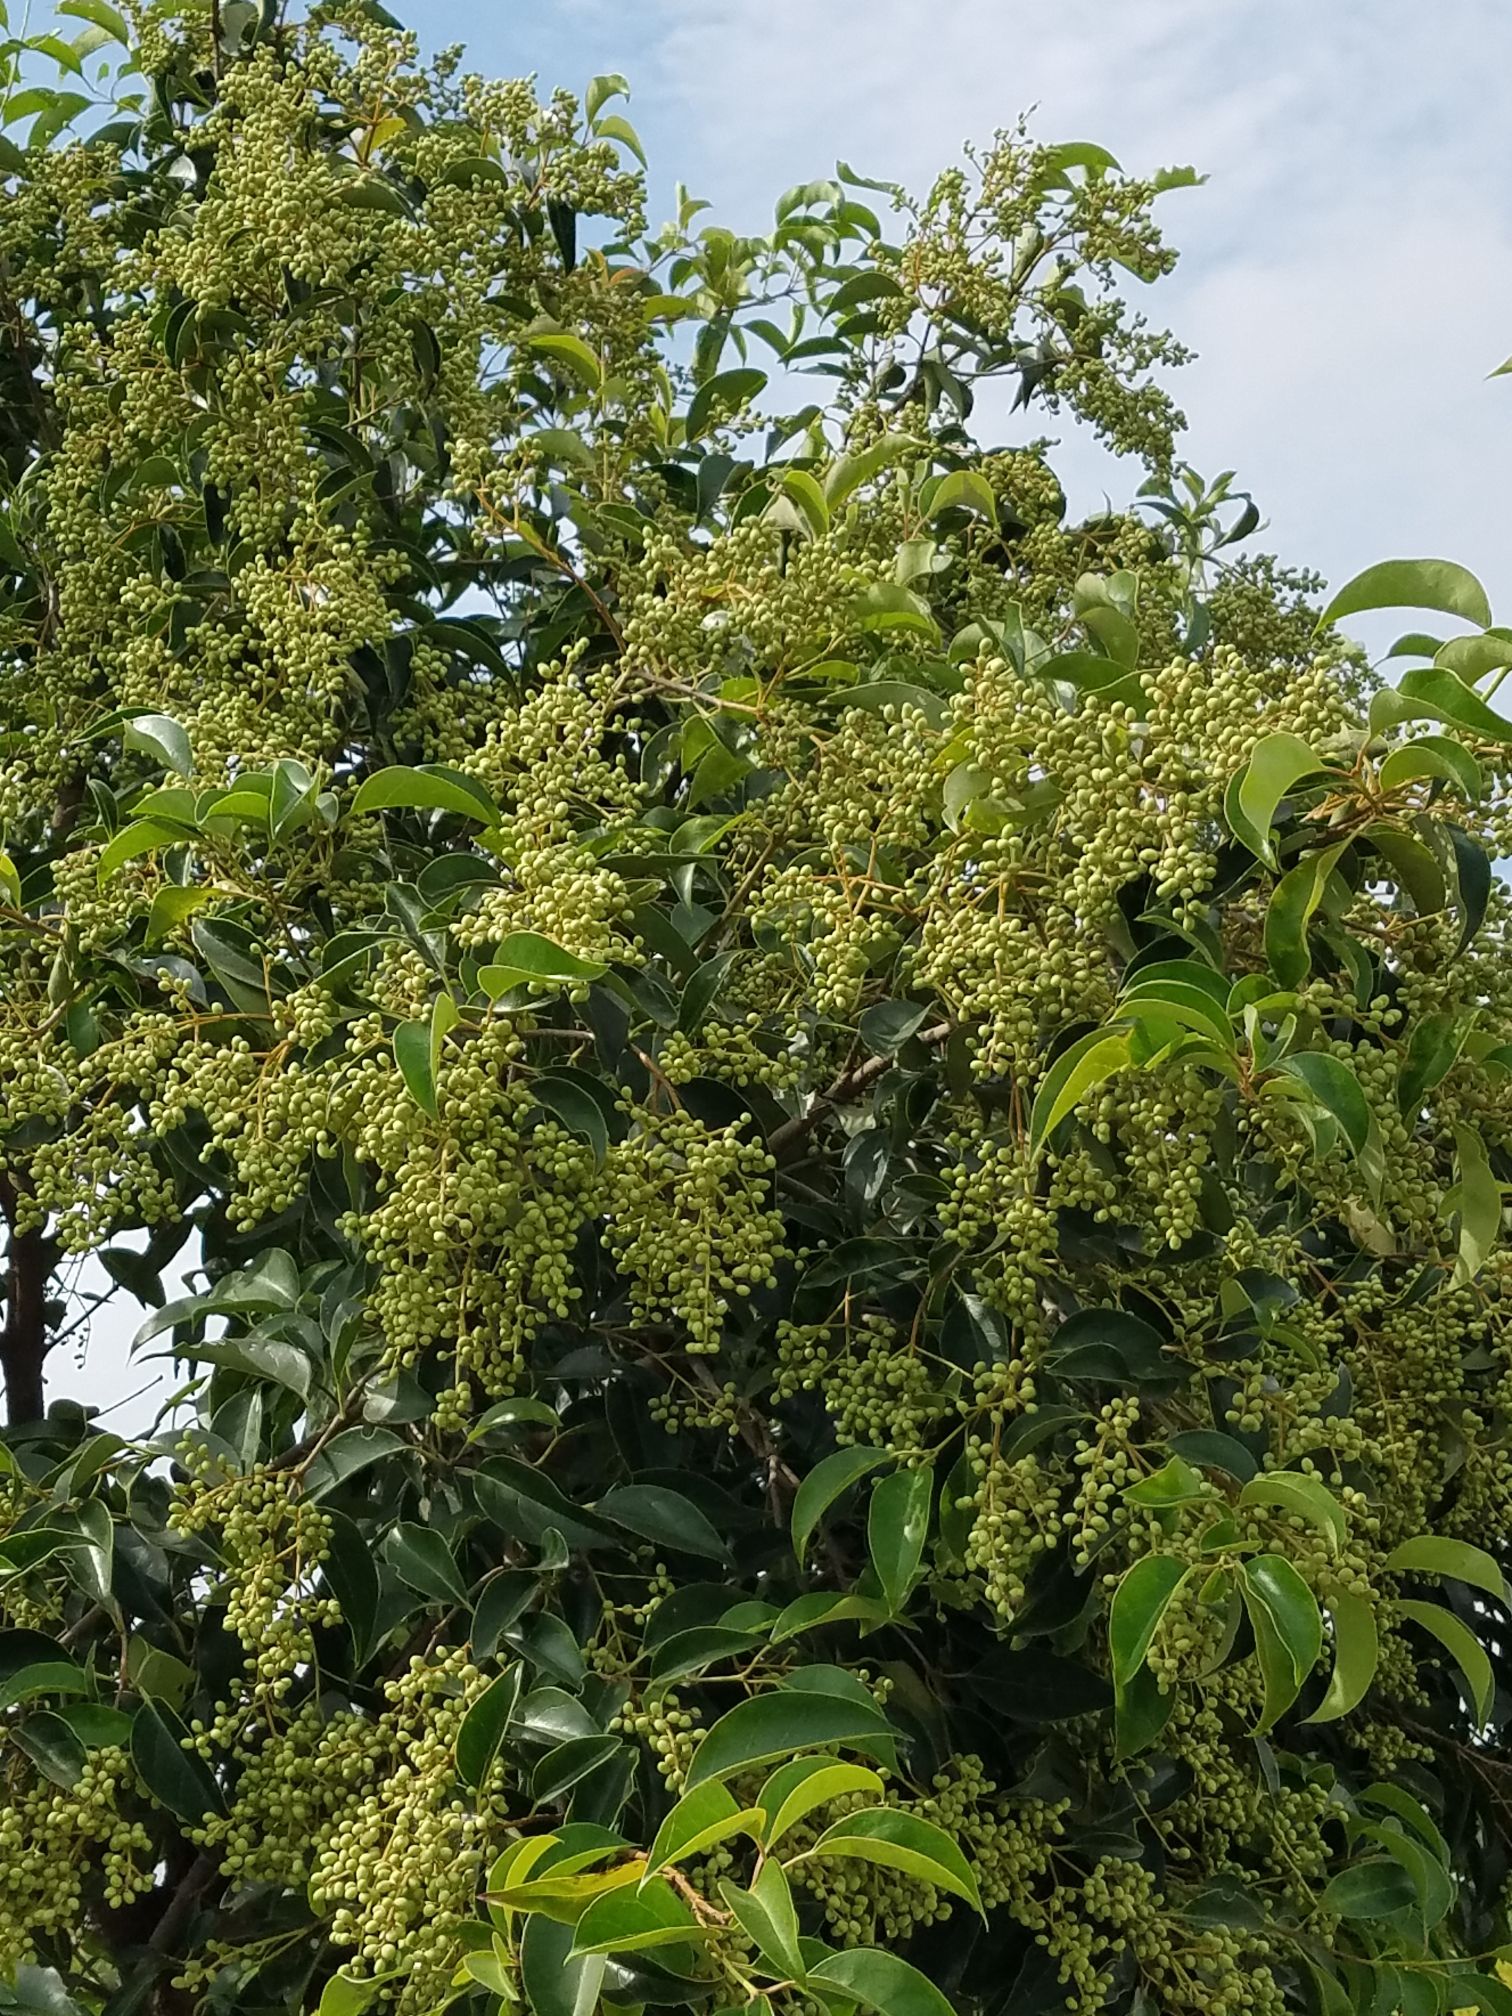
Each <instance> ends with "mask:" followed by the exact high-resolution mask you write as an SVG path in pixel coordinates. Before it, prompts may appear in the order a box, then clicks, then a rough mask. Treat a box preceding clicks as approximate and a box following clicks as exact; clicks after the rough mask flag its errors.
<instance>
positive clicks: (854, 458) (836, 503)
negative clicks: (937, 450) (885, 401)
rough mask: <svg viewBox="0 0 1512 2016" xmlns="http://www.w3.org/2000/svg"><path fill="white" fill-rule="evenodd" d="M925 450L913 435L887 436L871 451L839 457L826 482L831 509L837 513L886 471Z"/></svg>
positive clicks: (874, 443)
mask: <svg viewBox="0 0 1512 2016" xmlns="http://www.w3.org/2000/svg"><path fill="white" fill-rule="evenodd" d="M923 448H924V443H923V442H922V441H919V440H917V439H916V438H915V437H914V436H913V435H912V434H884V435H883V436H882V438H881V440H879V441H873V442H872V444H871V446H870V447H868V448H860V449H857V451H856V452H855V453H854V454H848V455H841V456H838V457H837V458H836V460H835V461H834V462H832V463H831V464H830V468H829V472H828V474H827V475H826V476H825V479H824V495H825V497H826V499H827V500H828V503H829V507H830V509H831V510H832V511H834V510H838V509H839V507H840V506H841V505H842V504H843V503H844V502H845V500H846V498H847V497H850V496H851V495H853V494H854V492H855V491H857V490H859V489H861V488H862V486H863V485H865V484H867V483H870V482H871V481H872V480H873V478H875V477H877V476H880V475H881V473H882V471H883V470H884V469H888V468H891V467H892V466H893V465H894V464H895V463H898V462H906V461H907V460H908V459H909V458H910V456H913V455H918V454H921V453H922V452H923Z"/></svg>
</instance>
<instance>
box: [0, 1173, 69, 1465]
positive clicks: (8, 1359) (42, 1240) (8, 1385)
mask: <svg viewBox="0 0 1512 2016" xmlns="http://www.w3.org/2000/svg"><path fill="white" fill-rule="evenodd" d="M21 1205H22V1190H21V1187H20V1184H19V1181H18V1179H17V1178H16V1177H15V1176H13V1175H12V1174H11V1173H10V1172H9V1171H5V1170H0V1212H3V1213H4V1217H5V1222H6V1224H7V1225H8V1226H9V1227H10V1254H9V1266H8V1269H7V1272H6V1281H5V1328H4V1329H3V1330H0V1373H3V1374H4V1378H5V1406H6V1417H7V1419H8V1420H9V1421H10V1423H11V1425H12V1427H15V1426H17V1425H18V1424H19V1423H20V1422H23V1421H40V1420H41V1418H42V1406H43V1403H42V1361H43V1359H44V1358H45V1357H46V1356H47V1282H48V1277H49V1276H50V1275H51V1273H52V1270H53V1267H54V1264H55V1263H56V1261H57V1257H58V1252H57V1246H56V1244H55V1243H54V1241H53V1240H51V1239H48V1238H47V1237H45V1236H44V1234H43V1233H42V1232H41V1231H40V1230H39V1229H38V1228H37V1227H35V1226H33V1227H32V1229H31V1230H30V1231H27V1232H18V1231H17V1229H16V1227H17V1225H18V1224H19V1223H20V1219H21Z"/></svg>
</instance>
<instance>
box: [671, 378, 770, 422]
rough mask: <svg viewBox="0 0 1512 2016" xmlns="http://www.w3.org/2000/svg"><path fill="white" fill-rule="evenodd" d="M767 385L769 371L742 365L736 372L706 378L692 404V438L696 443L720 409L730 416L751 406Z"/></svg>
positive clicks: (690, 412) (690, 413)
mask: <svg viewBox="0 0 1512 2016" xmlns="http://www.w3.org/2000/svg"><path fill="white" fill-rule="evenodd" d="M766 382H767V374H766V373H765V371H757V370H755V369H754V368H752V367H751V366H749V365H741V366H739V367H737V368H736V369H735V370H733V371H716V372H715V374H714V376H713V377H712V378H706V379H705V380H704V382H703V384H702V385H700V386H699V388H698V390H697V391H696V392H695V393H694V394H693V397H692V399H691V400H690V401H689V403H688V418H687V429H688V439H689V440H690V441H696V440H697V439H698V437H699V436H700V435H701V434H702V433H703V432H704V431H705V429H706V428H707V427H708V426H709V424H710V422H711V421H712V420H713V419H714V417H715V414H716V410H717V411H718V412H719V413H720V414H721V415H722V416H729V415H731V414H733V413H735V412H737V411H738V410H739V408H740V407H742V406H744V405H747V404H748V403H749V402H750V401H751V400H752V399H754V398H755V397H756V395H757V393H758V392H760V391H762V390H763V388H764V387H765V385H766Z"/></svg>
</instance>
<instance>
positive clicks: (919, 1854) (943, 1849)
mask: <svg viewBox="0 0 1512 2016" xmlns="http://www.w3.org/2000/svg"><path fill="white" fill-rule="evenodd" d="M811 1855H812V1856H827V1855H853V1856H857V1857H859V1858H860V1859H861V1860H862V1861H866V1862H876V1863H880V1864H881V1865H882V1866H883V1867H885V1868H889V1869H901V1870H902V1871H903V1872H904V1873H905V1874H906V1875H909V1876H915V1877H917V1878H918V1879H919V1881H920V1882H923V1883H930V1884H933V1886H934V1888H935V1889H936V1890H947V1891H949V1892H950V1894H951V1895H952V1896H953V1897H961V1898H964V1899H965V1901H966V1902H967V1903H968V1904H969V1905H970V1906H971V1908H972V1910H973V1911H980V1910H981V1909H982V1893H981V1891H980V1889H979V1888H978V1886H977V1880H976V1878H975V1876H973V1874H972V1873H971V1865H970V1864H969V1863H968V1862H967V1860H966V1857H965V1856H964V1855H963V1854H962V1853H961V1851H960V1849H959V1848H958V1847H957V1846H956V1844H955V1842H954V1841H953V1840H952V1839H951V1837H950V1836H949V1835H948V1834H947V1833H945V1831H944V1830H943V1828H940V1827H937V1826H935V1824H934V1822H933V1821H932V1820H923V1819H920V1817H919V1816H918V1815H917V1814H916V1813H900V1812H898V1811H896V1810H895V1809H894V1808H892V1807H890V1806H874V1807H873V1808H872V1809H871V1810H870V1811H869V1812H867V1811H863V1812H860V1813H848V1814H846V1816H845V1818H844V1819H843V1820H837V1821H835V1822H834V1824H833V1825H832V1826H830V1827H827V1828H826V1829H825V1831H824V1832H823V1833H822V1834H821V1835H820V1836H819V1839H818V1840H817V1841H816V1842H815V1843H814V1845H813V1847H812V1848H810V1849H808V1850H807V1851H806V1855H805V1857H803V1858H800V1859H807V1856H811Z"/></svg>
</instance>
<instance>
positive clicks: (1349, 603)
mask: <svg viewBox="0 0 1512 2016" xmlns="http://www.w3.org/2000/svg"><path fill="white" fill-rule="evenodd" d="M1370 609H1439V610H1442V611H1443V613H1444V614H1445V615H1446V616H1462V617H1463V618H1464V619H1465V621H1466V622H1467V623H1475V624H1478V625H1479V626H1480V627H1481V628H1482V629H1484V628H1485V627H1486V626H1487V625H1488V624H1489V623H1490V621H1491V604H1490V602H1489V601H1488V600H1487V599H1486V591H1485V589H1484V588H1482V586H1481V584H1480V583H1479V581H1477V580H1476V578H1475V576H1474V575H1473V574H1472V573H1471V572H1470V571H1469V569H1468V568H1465V567H1461V566H1459V565H1458V564H1457V563H1456V562H1455V561H1453V560H1382V561H1379V562H1378V563H1377V564H1376V565H1375V566H1374V567H1367V568H1366V569H1365V571H1364V573H1363V574H1356V575H1355V577H1354V579H1353V580H1351V581H1346V582H1345V584H1344V586H1343V587H1342V588H1341V589H1340V590H1339V592H1338V593H1337V594H1336V595H1335V596H1334V598H1333V600H1332V601H1331V602H1330V603H1329V605H1328V607H1327V608H1326V609H1325V610H1324V611H1323V614H1322V615H1321V616H1320V617H1319V618H1318V628H1319V629H1320V630H1321V629H1323V628H1325V627H1326V626H1327V625H1328V624H1330V623H1337V622H1338V621H1339V620H1340V618H1341V617H1344V616H1359V615H1363V614H1364V613H1365V612H1366V611H1367V610H1370Z"/></svg>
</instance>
